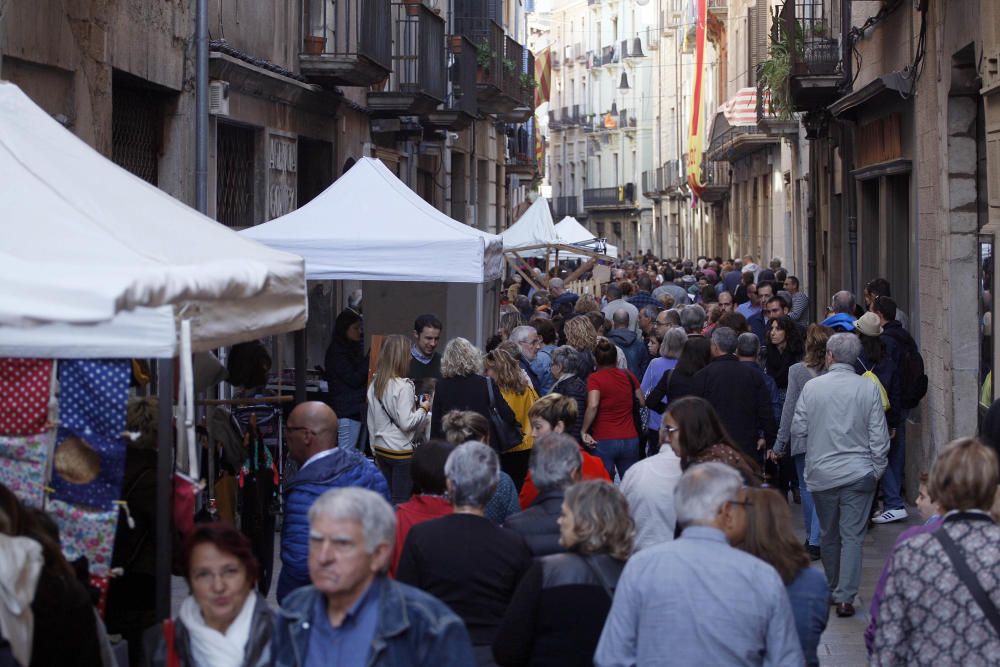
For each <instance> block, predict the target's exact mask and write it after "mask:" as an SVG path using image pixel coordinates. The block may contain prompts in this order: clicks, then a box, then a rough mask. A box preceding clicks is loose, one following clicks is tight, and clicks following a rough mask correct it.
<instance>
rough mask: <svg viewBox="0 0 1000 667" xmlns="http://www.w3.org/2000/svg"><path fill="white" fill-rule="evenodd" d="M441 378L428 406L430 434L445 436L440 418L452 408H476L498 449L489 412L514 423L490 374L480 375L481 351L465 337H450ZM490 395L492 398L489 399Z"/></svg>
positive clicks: (442, 359)
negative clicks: (487, 375)
mask: <svg viewBox="0 0 1000 667" xmlns="http://www.w3.org/2000/svg"><path fill="white" fill-rule="evenodd" d="M441 376H442V377H441V379H440V380H438V382H437V385H436V386H435V388H434V401H433V407H432V408H431V437H432V438H442V437H444V429H443V428H442V424H441V421H442V418H443V417H444V416H445V415H446V414H447V413H449V412H451V411H452V410H459V411H463V410H471V411H472V412H478V413H479V414H481V415H482V416H483V417H485V418H486V420H487V422H488V423H489V424H490V445H491V446H492V447H493V448H494V449H497V450H498V451H499V449H500V447H499V445H500V442H501V439H500V435H499V434H498V433H497V430H496V425H495V424H493V423H492V421H490V413H491V411H492V410H496V413H497V415H498V416H499V417H500V419H501V420H503V422H504V423H506V424H511V425H514V424H517V418H516V417H515V416H514V412H513V411H512V410H511V409H510V406H509V405H507V401H505V400H504V397H503V396H502V395H501V393H500V388H499V387H497V385H496V382H494V381H493V379H492V378H489V377H486V376H484V375H483V355H482V354H481V353H480V352H479V350H478V349H477V348H476V346H475V345H473V344H472V343H470V342H469V341H467V340H466V339H464V338H452V339H451V340H450V341H448V344H447V345H445V346H444V354H443V355H442V356H441ZM491 399H492V401H491Z"/></svg>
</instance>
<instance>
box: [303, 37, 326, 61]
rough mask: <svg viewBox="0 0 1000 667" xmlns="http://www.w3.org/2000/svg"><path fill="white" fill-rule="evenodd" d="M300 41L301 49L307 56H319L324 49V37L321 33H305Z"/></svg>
mask: <svg viewBox="0 0 1000 667" xmlns="http://www.w3.org/2000/svg"><path fill="white" fill-rule="evenodd" d="M302 41H303V44H302V49H303V51H305V54H306V55H307V56H319V55H322V54H323V51H325V50H326V37H324V36H322V35H306V36H305V38H304V39H303V40H302Z"/></svg>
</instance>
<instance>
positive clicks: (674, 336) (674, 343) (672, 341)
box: [660, 327, 688, 359]
mask: <svg viewBox="0 0 1000 667" xmlns="http://www.w3.org/2000/svg"><path fill="white" fill-rule="evenodd" d="M687 339H688V335H687V332H686V331H684V329H681V328H680V327H674V328H673V329H671V330H670V331H668V332H667V335H666V336H664V337H663V342H662V343H661V344H660V356H661V357H663V358H664V359H680V358H681V352H683V351H684V343H686V342H687Z"/></svg>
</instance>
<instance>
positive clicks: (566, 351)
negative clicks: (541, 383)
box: [552, 345, 580, 375]
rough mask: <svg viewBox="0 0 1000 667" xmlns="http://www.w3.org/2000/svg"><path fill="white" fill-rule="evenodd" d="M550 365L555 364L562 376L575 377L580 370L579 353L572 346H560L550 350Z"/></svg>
mask: <svg viewBox="0 0 1000 667" xmlns="http://www.w3.org/2000/svg"><path fill="white" fill-rule="evenodd" d="M552 363H553V364H557V365H558V366H559V368H561V369H562V372H563V374H569V373H573V374H574V375H575V374H576V373H577V372H579V370H580V353H579V352H577V351H576V348H575V347H573V346H572V345H560V346H559V347H557V348H556V349H554V350H552Z"/></svg>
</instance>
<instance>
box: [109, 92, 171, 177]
mask: <svg viewBox="0 0 1000 667" xmlns="http://www.w3.org/2000/svg"><path fill="white" fill-rule="evenodd" d="M162 135H163V108H162V105H161V98H160V96H159V95H157V94H156V93H153V92H152V91H149V90H144V89H142V88H137V87H130V86H127V85H123V84H121V83H119V82H118V81H117V80H115V81H114V82H113V84H112V92H111V159H112V161H114V163H115V164H117V165H118V166H119V167H122V168H123V169H125V170H127V171H129V172H131V173H133V174H135V175H136V176H138V177H139V178H141V179H142V180H144V181H148V182H149V183H152V184H153V185H156V184H157V177H158V172H159V169H158V166H159V161H160V151H161V137H162Z"/></svg>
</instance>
